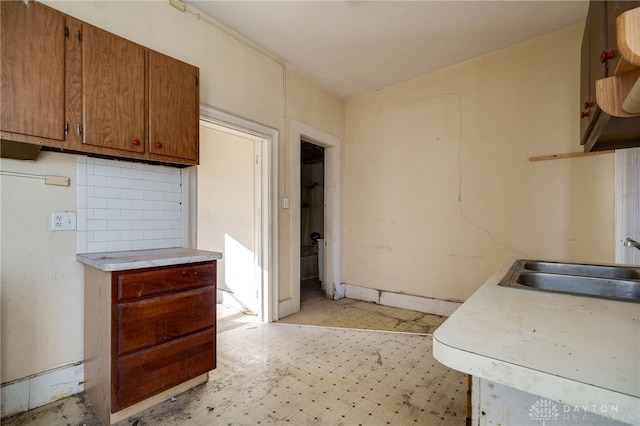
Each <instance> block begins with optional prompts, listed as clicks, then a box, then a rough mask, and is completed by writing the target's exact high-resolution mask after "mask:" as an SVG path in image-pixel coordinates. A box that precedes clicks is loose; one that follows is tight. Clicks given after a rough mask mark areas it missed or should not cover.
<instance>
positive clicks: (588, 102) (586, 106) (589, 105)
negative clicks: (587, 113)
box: [584, 101, 593, 109]
mask: <svg viewBox="0 0 640 426" xmlns="http://www.w3.org/2000/svg"><path fill="white" fill-rule="evenodd" d="M592 107H593V102H591V101H585V103H584V109H589V108H592Z"/></svg>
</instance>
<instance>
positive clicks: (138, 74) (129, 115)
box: [82, 24, 145, 153]
mask: <svg viewBox="0 0 640 426" xmlns="http://www.w3.org/2000/svg"><path fill="white" fill-rule="evenodd" d="M82 52H83V55H82V59H83V64H82V83H83V102H84V120H83V121H84V123H83V127H84V129H83V134H84V138H83V142H84V143H85V144H88V145H94V146H99V147H103V148H111V149H116V150H124V151H131V152H140V153H142V152H144V145H145V144H144V141H145V133H144V131H145V126H144V123H145V116H144V112H145V111H144V105H145V104H144V101H145V99H144V87H145V68H144V67H145V50H144V48H143V47H142V46H140V45H138V44H135V43H133V42H130V41H128V40H125V39H123V38H121V37H118V36H116V35H114V34H111V33H108V32H106V31H103V30H101V29H99V28H96V27H94V26H92V25H88V24H85V25H84V29H83V33H82Z"/></svg>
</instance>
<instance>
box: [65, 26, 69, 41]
mask: <svg viewBox="0 0 640 426" xmlns="http://www.w3.org/2000/svg"><path fill="white" fill-rule="evenodd" d="M64 37H65V38H67V39H68V38H69V27H67V26H66V25H65V26H64Z"/></svg>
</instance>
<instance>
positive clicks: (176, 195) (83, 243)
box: [77, 156, 182, 253]
mask: <svg viewBox="0 0 640 426" xmlns="http://www.w3.org/2000/svg"><path fill="white" fill-rule="evenodd" d="M77 186H78V211H77V227H78V228H77V236H78V248H77V252H78V253H98V252H111V251H124V250H143V249H153V248H169V247H182V170H181V169H178V168H173V167H165V166H153V165H148V164H140V163H133V162H127V161H116V160H104V159H98V158H91V157H85V156H78V185H77Z"/></svg>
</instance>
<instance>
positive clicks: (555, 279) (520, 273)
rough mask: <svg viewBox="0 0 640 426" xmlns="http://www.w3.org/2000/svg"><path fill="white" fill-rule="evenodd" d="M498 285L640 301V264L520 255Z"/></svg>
mask: <svg viewBox="0 0 640 426" xmlns="http://www.w3.org/2000/svg"><path fill="white" fill-rule="evenodd" d="M498 285H501V286H503V287H513V288H521V289H526V290H537V291H544V292H550V293H563V294H571V295H576V296H589V297H597V298H601V299H612V300H620V301H626V302H635V303H640V268H635V267H633V266H617V265H596V264H581V263H562V262H546V261H538V260H525V259H519V260H517V261H516V262H514V264H513V265H512V266H511V268H509V271H508V272H507V273H506V274H505V275H504V277H502V279H501V280H500V282H499V283H498Z"/></svg>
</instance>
